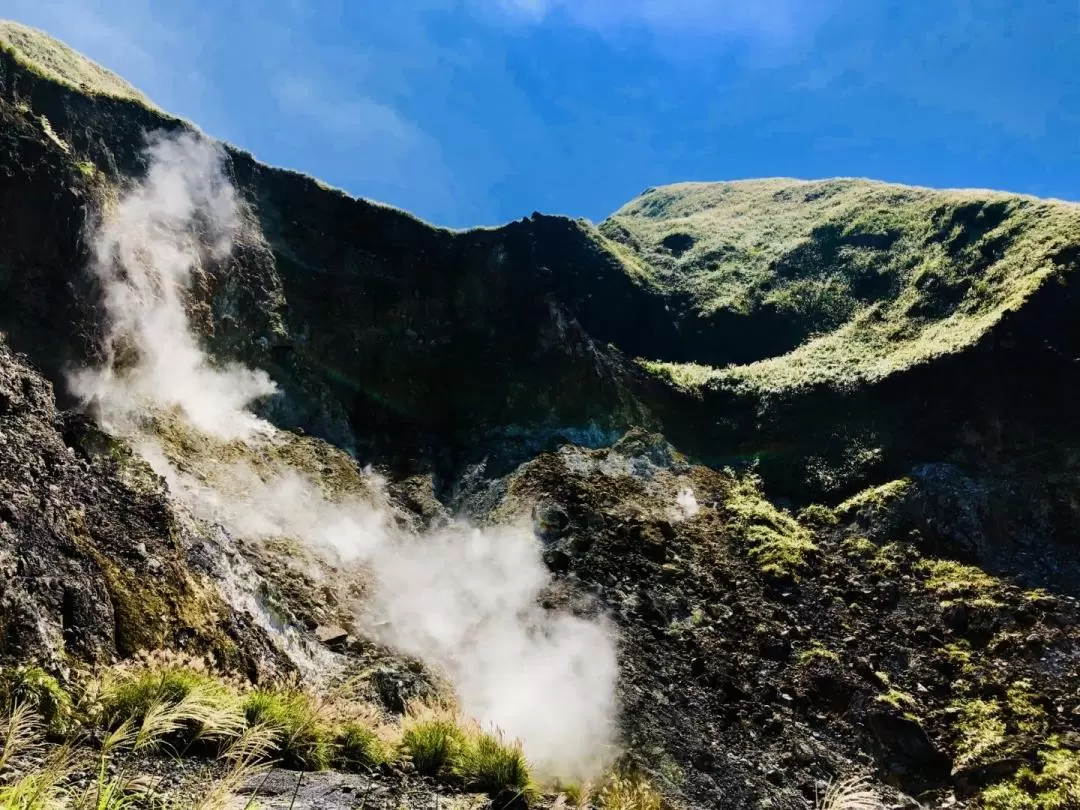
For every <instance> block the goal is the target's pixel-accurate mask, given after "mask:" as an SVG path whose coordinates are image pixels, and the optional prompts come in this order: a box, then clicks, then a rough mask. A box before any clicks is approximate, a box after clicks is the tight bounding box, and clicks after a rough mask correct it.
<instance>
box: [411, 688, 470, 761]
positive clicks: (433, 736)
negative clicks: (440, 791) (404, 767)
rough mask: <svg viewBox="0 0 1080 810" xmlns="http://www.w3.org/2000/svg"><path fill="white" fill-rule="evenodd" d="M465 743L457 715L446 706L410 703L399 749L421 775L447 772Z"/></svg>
mask: <svg viewBox="0 0 1080 810" xmlns="http://www.w3.org/2000/svg"><path fill="white" fill-rule="evenodd" d="M464 744H465V732H464V731H463V730H462V727H461V724H460V722H459V719H458V715H457V712H456V711H455V710H454V709H453V708H451V707H449V706H446V705H435V704H427V703H413V704H410V705H409V706H408V707H407V710H406V712H405V718H404V720H403V721H402V734H401V750H402V751H403V752H404V753H405V754H406V755H408V757H409V759H410V760H412V764H413V767H414V768H416V771H417V772H418V773H421V774H423V775H424V776H438V775H439V774H441V773H444V772H445V771H447V770H448V769H449V768H450V766H451V764H452V762H453V759H454V757H455V756H456V755H457V753H458V752H459V751H460V750H461V748H462V746H463V745H464Z"/></svg>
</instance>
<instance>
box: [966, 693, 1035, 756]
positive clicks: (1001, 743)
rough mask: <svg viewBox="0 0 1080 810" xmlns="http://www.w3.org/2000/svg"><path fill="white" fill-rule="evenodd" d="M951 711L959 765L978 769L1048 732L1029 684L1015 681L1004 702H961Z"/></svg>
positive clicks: (1000, 700)
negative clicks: (954, 716)
mask: <svg viewBox="0 0 1080 810" xmlns="http://www.w3.org/2000/svg"><path fill="white" fill-rule="evenodd" d="M951 711H952V713H953V714H955V715H956V717H957V720H956V724H955V732H956V745H955V749H956V754H957V756H956V764H957V765H958V766H970V765H978V764H980V763H982V762H985V761H988V760H990V759H993V758H998V757H1004V756H1008V755H1009V754H1010V753H1012V752H1014V751H1015V750H1016V749H1017V747H1024V746H1027V745H1030V742H1031V741H1032V740H1038V739H1043V738H1045V737H1046V735H1047V732H1048V731H1049V721H1048V719H1047V716H1046V712H1045V711H1044V710H1043V709H1042V707H1040V706H1039V705H1038V702H1037V700H1036V695H1035V692H1034V686H1033V684H1032V683H1031V682H1030V681H1027V680H1017V681H1014V682H1013V683H1012V684H1011V685H1009V687H1008V688H1007V690H1006V693H1005V697H1004V699H1001V698H975V699H971V700H958V701H955V702H954V703H953V704H952V707H951Z"/></svg>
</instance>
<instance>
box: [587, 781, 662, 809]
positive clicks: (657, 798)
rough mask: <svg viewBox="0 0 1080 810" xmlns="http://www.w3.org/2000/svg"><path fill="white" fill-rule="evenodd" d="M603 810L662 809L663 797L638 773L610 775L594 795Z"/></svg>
mask: <svg viewBox="0 0 1080 810" xmlns="http://www.w3.org/2000/svg"><path fill="white" fill-rule="evenodd" d="M596 803H597V805H598V806H599V807H601V808H603V810H662V808H663V807H664V799H663V797H662V796H661V795H660V792H659V791H658V790H657V789H656V788H654V787H653V786H652V784H651V783H650V782H649V780H648V779H646V778H645V777H644V776H641V775H640V774H614V775H612V776H611V777H610V778H609V779H608V780H607V782H606V783H605V784H604V786H603V787H602V788H600V790H599V792H598V793H597V796H596Z"/></svg>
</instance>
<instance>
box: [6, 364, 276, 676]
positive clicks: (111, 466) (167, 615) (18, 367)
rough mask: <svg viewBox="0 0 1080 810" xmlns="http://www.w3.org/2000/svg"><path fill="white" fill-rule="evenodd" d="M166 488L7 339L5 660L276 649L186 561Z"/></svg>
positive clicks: (243, 653) (253, 663)
mask: <svg viewBox="0 0 1080 810" xmlns="http://www.w3.org/2000/svg"><path fill="white" fill-rule="evenodd" d="M184 535H185V529H184V527H183V525H182V524H181V523H180V522H179V521H178V520H177V519H176V516H175V515H174V513H173V509H172V506H171V505H170V503H169V499H168V497H167V492H166V490H165V488H164V482H162V481H161V479H160V478H158V477H157V476H156V475H155V474H154V473H153V471H152V470H150V468H149V467H147V466H146V465H145V464H144V463H143V462H141V461H140V460H138V459H136V458H135V457H133V456H132V454H131V453H130V451H128V450H126V449H125V448H124V447H122V446H121V445H119V444H118V443H116V442H114V441H113V440H112V439H110V438H109V437H108V436H106V435H104V434H103V433H101V432H100V431H98V430H97V429H96V428H94V427H93V426H92V425H91V424H90V423H89V422H88V421H87V420H86V419H85V418H84V417H82V416H80V415H77V414H71V413H60V412H59V411H57V409H56V404H55V402H54V399H53V392H52V386H51V385H50V384H49V383H48V382H46V381H45V380H44V379H43V378H42V377H41V375H40V374H39V373H38V372H36V371H35V370H33V369H32V368H31V367H30V366H29V365H28V361H27V360H26V358H20V357H17V356H15V355H13V354H12V353H11V351H10V350H9V349H8V348H7V347H6V346H4V345H3V344H0V576H2V578H3V589H2V591H0V655H4V656H10V657H15V658H19V659H36V660H38V661H41V662H43V663H45V664H48V665H50V666H53V667H60V668H66V667H67V666H68V664H69V663H72V662H74V661H78V660H82V661H88V662H106V661H111V660H115V659H116V657H117V656H129V655H132V654H134V653H135V652H137V651H139V650H143V649H157V648H162V647H169V648H174V649H181V650H187V651H189V652H191V653H195V654H199V653H205V652H210V651H213V652H214V653H215V654H216V655H218V656H220V657H221V658H222V660H223V662H226V661H227V662H228V663H229V664H230V665H231V666H232V667H235V668H236V669H237V670H239V671H241V672H244V673H249V674H251V675H255V674H257V673H258V672H259V671H260V670H261V669H262V668H263V667H265V666H266V665H267V664H269V663H271V662H272V661H273V660H274V659H275V658H277V657H278V654H277V653H276V652H275V649H274V646H273V644H272V642H271V640H270V639H269V638H268V637H267V636H265V634H262V633H260V632H259V631H258V630H257V629H256V628H254V627H252V626H251V622H250V620H249V619H247V618H246V617H244V616H243V615H241V614H236V613H235V612H234V611H233V610H232V609H231V608H229V607H228V606H227V605H226V604H225V603H224V602H223V601H222V599H221V597H220V596H219V595H218V591H217V588H216V586H215V585H214V583H213V582H212V581H210V580H209V579H208V578H207V577H205V576H202V575H199V574H198V573H196V570H195V569H194V567H193V566H191V565H190V564H189V561H188V558H187V553H186V550H187V549H188V548H190V547H192V546H194V545H195V541H194V539H193V538H190V537H185V536H184Z"/></svg>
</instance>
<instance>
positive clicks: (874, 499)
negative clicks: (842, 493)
mask: <svg viewBox="0 0 1080 810" xmlns="http://www.w3.org/2000/svg"><path fill="white" fill-rule="evenodd" d="M911 486H912V481H911V479H910V478H898V479H896V480H895V481H889V482H888V483H885V484H881V485H879V486H876V487H869V488H868V489H864V490H863V491H862V492H859V493H857V494H855V495H852V496H851V497H850V498H848V499H847V500H846V501H844V502H843V503H841V504H840V505H839V506H837V507H836V513H837V514H838V515H842V516H850V515H854V514H856V513H857V512H860V511H862V510H863V509H867V508H869V509H870V510H872V511H884V510H889V509H891V508H892V507H893V506H895V505H896V503H897V502H898V501H899V500H901V499H903V498H904V497H905V496H906V495H907V493H908V491H909V490H910V488H911Z"/></svg>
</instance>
